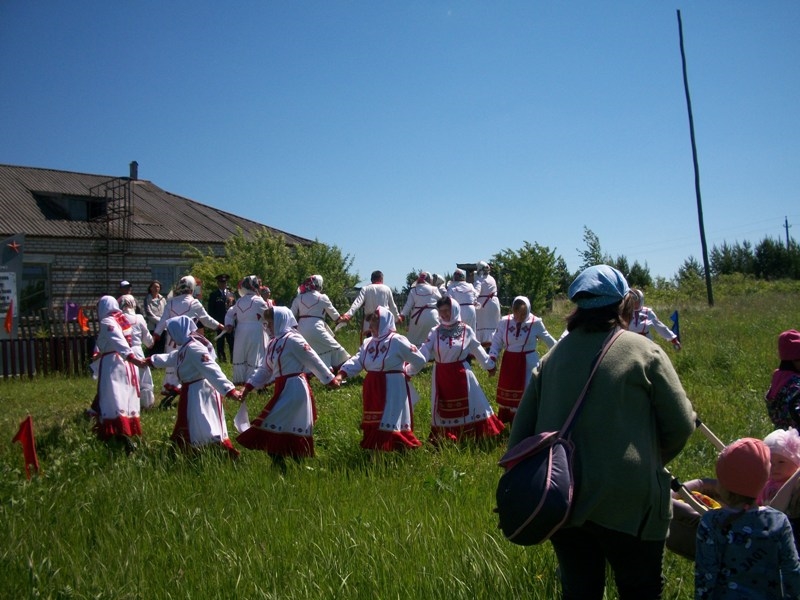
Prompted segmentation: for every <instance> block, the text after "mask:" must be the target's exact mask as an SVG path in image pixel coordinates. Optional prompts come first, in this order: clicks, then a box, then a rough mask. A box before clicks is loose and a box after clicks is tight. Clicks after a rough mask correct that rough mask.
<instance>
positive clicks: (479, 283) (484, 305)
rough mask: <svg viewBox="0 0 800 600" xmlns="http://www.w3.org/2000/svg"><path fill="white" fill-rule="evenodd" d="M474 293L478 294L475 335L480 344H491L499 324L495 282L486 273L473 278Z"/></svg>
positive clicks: (498, 302) (498, 303) (498, 305)
mask: <svg viewBox="0 0 800 600" xmlns="http://www.w3.org/2000/svg"><path fill="white" fill-rule="evenodd" d="M475 291H476V292H478V306H477V308H478V310H477V312H476V314H475V319H476V322H477V329H476V330H475V334H476V335H477V336H478V341H479V342H480V343H481V344H486V345H488V344H491V342H492V336H493V335H494V330H495V329H497V324H498V323H499V322H500V300H499V299H498V298H497V282H495V280H494V277H492V276H491V275H489V274H488V273H486V274H484V275H477V276H476V277H475Z"/></svg>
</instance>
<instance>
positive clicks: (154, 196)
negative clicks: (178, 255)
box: [0, 165, 312, 244]
mask: <svg viewBox="0 0 800 600" xmlns="http://www.w3.org/2000/svg"><path fill="white" fill-rule="evenodd" d="M112 179H115V177H114V176H113V175H90V174H88V173H73V172H71V171H57V170H53V169H40V168H35V167H17V166H12V165H0V234H2V235H11V234H14V233H25V234H26V235H32V236H45V237H66V238H70V237H71V238H87V237H90V238H94V237H98V236H100V235H101V234H102V233H103V231H104V227H105V226H104V225H98V224H93V223H89V222H85V221H70V220H66V219H48V218H46V217H45V214H44V212H43V211H42V209H41V208H40V206H39V203H38V202H37V201H36V198H35V196H34V194H48V195H62V194H63V195H69V196H83V197H88V196H90V195H91V194H90V189H91V188H93V187H95V186H97V185H100V184H102V183H105V182H107V181H110V180H112ZM131 190H132V194H133V218H132V220H131V230H130V238H131V239H132V240H158V241H179V242H188V243H191V244H204V243H221V242H224V241H225V240H227V239H228V238H230V237H231V236H232V235H234V234H235V233H236V229H237V227H240V228H241V229H243V230H244V231H245V232H249V231H251V230H255V229H260V228H262V227H265V228H266V229H268V230H269V231H271V232H272V233H274V234H280V235H282V236H284V238H286V241H287V243H289V244H308V243H311V242H312V240H309V239H307V238H302V237H299V236H296V235H292V234H290V233H287V232H285V231H281V230H279V229H274V228H272V227H269V226H268V225H264V224H262V223H257V222H256V221H251V220H250V219H245V218H243V217H239V216H237V215H234V214H232V213H229V212H226V211H224V210H219V209H217V208H214V207H213V206H208V205H205V204H201V203H199V202H196V201H194V200H190V199H189V198H184V197H182V196H178V195H176V194H172V193H170V192H167V191H165V190H162V189H161V188H160V187H158V186H157V185H155V184H154V183H152V182H151V181H147V180H144V179H136V180H133V181H132V185H131Z"/></svg>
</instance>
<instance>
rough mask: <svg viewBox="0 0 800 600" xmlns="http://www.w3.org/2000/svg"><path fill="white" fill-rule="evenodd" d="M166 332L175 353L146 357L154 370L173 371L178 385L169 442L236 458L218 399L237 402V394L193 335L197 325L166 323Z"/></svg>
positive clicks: (210, 349) (209, 348)
mask: <svg viewBox="0 0 800 600" xmlns="http://www.w3.org/2000/svg"><path fill="white" fill-rule="evenodd" d="M167 331H168V332H169V336H170V338H171V339H172V340H173V341H174V342H175V344H176V345H177V346H178V349H177V350H176V351H174V352H171V353H169V354H154V355H153V356H152V357H150V360H151V361H152V363H153V366H154V367H166V366H169V367H171V368H174V369H175V372H176V373H177V375H178V379H179V380H180V382H181V394H180V400H179V401H178V417H177V420H176V421H175V427H174V429H173V431H172V436H171V439H172V441H174V442H175V443H176V444H177V445H178V446H179V447H180V448H183V449H189V448H198V447H200V446H206V445H209V444H210V445H218V446H220V447H221V448H222V449H224V450H225V451H227V452H228V454H229V455H230V456H231V458H236V457H237V456H238V455H239V451H238V450H236V448H234V447H233V444H232V443H231V440H230V438H229V437H228V426H227V425H226V424H225V411H224V409H223V406H222V398H223V396H225V397H226V398H234V399H236V400H239V399H240V397H241V394H240V393H239V391H238V390H237V389H236V388H235V387H234V385H233V383H231V382H230V381H229V380H228V378H227V377H225V374H224V373H223V372H222V369H220V368H219V365H218V364H217V354H216V352H214V346H213V345H212V344H211V342H209V341H208V340H207V339H206V338H204V337H203V336H202V335H200V334H199V333H197V325H195V323H194V321H193V320H192V319H190V318H189V317H187V316H180V317H173V318H172V319H169V320H168V321H167Z"/></svg>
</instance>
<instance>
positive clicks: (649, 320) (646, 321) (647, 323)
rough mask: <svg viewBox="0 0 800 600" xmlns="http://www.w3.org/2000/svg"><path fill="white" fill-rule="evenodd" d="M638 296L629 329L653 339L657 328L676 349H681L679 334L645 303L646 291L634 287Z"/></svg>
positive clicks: (659, 333)
mask: <svg viewBox="0 0 800 600" xmlns="http://www.w3.org/2000/svg"><path fill="white" fill-rule="evenodd" d="M631 292H633V294H634V296H635V297H636V306H635V307H634V309H633V314H632V315H631V320H630V322H629V323H628V330H629V331H634V332H636V333H639V334H641V335H643V336H645V337H647V338H649V339H651V340H652V339H653V332H652V330H653V329H655V330H656V332H657V333H658V335H660V336H661V337H662V338H664V339H665V340H667V341H668V342H669V343H671V344H672V346H673V347H674V348H675V350H680V349H681V342H680V340H678V336H677V335H676V334H675V332H673V331H672V330H671V329H670V328H669V327H667V326H666V325H664V323H662V322H661V321H660V320H659V318H658V317H657V316H656V313H655V312H654V311H653V309H652V308H650V307H647V306H645V305H644V292H642V290H637V289H635V288H634V289H632V290H631Z"/></svg>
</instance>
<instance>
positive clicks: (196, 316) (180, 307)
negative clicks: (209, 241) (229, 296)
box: [153, 275, 224, 391]
mask: <svg viewBox="0 0 800 600" xmlns="http://www.w3.org/2000/svg"><path fill="white" fill-rule="evenodd" d="M196 285H197V284H196V282H195V280H194V277H192V276H191V275H186V276H185V277H181V278H180V280H179V281H178V284H177V285H176V286H175V294H174V295H173V296H172V298H170V299H169V300H167V305H166V306H165V307H164V312H163V313H162V315H161V319H160V320H159V322H158V325H156V329H155V331H154V332H153V339H154V340H155V341H158V339H159V338H160V337H161V335H163V334H164V332H165V331H166V328H167V321H168V320H170V319H172V318H173V317H182V316H183V317H189V318H190V319H192V320H198V321H200V322H201V323H202V324H203V325H205V326H206V327H208V328H209V329H215V330H216V331H217V332H221V331H222V330H223V328H224V327H223V325H222V323H220V322H219V321H217V320H216V319H214V318H212V317H211V316H210V315H209V314H208V313H207V312H206V309H205V308H204V307H203V304H202V303H201V302H200V301H199V300H198V299H197V298H195V297H194V290H195V287H196ZM165 339H166V342H165V343H164V352H167V353H169V352H172V351H174V350H177V349H178V345H177V344H176V343H175V342H174V341H173V340H171V339H169V332H167V335H166V338H165ZM179 386H180V381H179V380H178V376H177V375H176V374H175V369H173V368H172V367H167V370H166V371H165V373H164V383H163V387H164V389H165V390H167V391H169V390H170V389H174V390H177V389H178V388H179Z"/></svg>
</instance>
